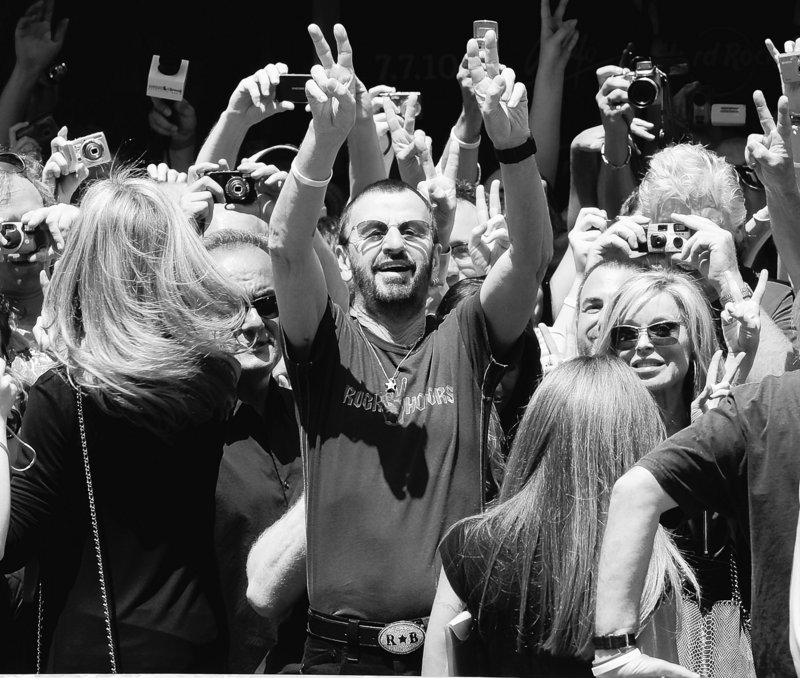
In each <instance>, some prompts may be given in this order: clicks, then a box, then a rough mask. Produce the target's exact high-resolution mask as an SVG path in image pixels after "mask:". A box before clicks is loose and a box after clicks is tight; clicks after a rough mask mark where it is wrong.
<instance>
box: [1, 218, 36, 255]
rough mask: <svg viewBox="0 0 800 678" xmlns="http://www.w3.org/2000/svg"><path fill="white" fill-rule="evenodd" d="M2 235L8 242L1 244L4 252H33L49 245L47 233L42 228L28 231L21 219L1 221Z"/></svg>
mask: <svg viewBox="0 0 800 678" xmlns="http://www.w3.org/2000/svg"><path fill="white" fill-rule="evenodd" d="M0 235H2V236H3V238H5V240H6V244H5V245H2V246H0V252H2V253H3V254H33V253H34V252H36V251H37V250H39V249H41V248H42V247H44V246H45V245H47V234H46V233H45V232H44V231H43V230H41V229H40V228H38V227H37V228H36V229H34V230H33V231H26V230H25V229H24V228H23V227H22V222H21V221H3V222H0Z"/></svg>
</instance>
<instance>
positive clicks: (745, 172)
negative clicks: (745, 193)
mask: <svg viewBox="0 0 800 678" xmlns="http://www.w3.org/2000/svg"><path fill="white" fill-rule="evenodd" d="M734 168H735V169H736V174H738V175H739V181H740V182H741V183H743V184H744V185H745V186H747V187H748V188H752V189H753V190H754V191H763V190H764V184H762V183H761V180H760V179H759V178H758V175H757V174H756V171H755V170H754V169H753V168H752V167H750V166H749V165H734Z"/></svg>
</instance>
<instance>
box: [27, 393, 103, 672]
mask: <svg viewBox="0 0 800 678" xmlns="http://www.w3.org/2000/svg"><path fill="white" fill-rule="evenodd" d="M75 397H76V401H77V404H78V427H79V429H80V433H81V448H82V450H83V469H84V473H85V475H86V490H87V493H88V495H89V517H90V519H91V521H92V538H93V539H94V552H95V557H96V558H97V573H98V578H99V581H100V598H101V600H102V603H103V615H104V616H105V622H106V640H107V642H108V659H109V663H110V666H111V671H110V672H111V673H116V672H117V654H116V645H115V642H114V630H113V628H112V625H111V605H110V604H109V595H108V588H107V587H106V576H105V569H104V567H103V554H102V551H101V549H100V530H99V529H98V526H97V508H96V506H95V501H94V488H93V486H92V471H91V467H90V466H89V448H88V447H87V445H86V425H85V423H84V419H83V396H82V394H81V392H80V391H76V393H75ZM43 588H44V587H43V586H42V582H41V579H40V580H39V605H38V619H37V625H36V673H37V674H38V673H41V670H42V620H43V615H44V598H43V592H44V591H43Z"/></svg>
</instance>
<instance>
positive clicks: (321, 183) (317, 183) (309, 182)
mask: <svg viewBox="0 0 800 678" xmlns="http://www.w3.org/2000/svg"><path fill="white" fill-rule="evenodd" d="M291 169H292V174H294V178H295V179H297V181H298V183H301V184H304V185H305V186H310V187H311V188H325V187H326V186H327V185H328V184H329V183H330V182H331V179H333V170H331V175H330V176H329V177H328V178H327V179H309V178H308V177H307V176H305V175H303V174H302V173H301V172H300V171H299V170H298V169H297V167H296V166H295V163H294V160H293V161H292V167H291Z"/></svg>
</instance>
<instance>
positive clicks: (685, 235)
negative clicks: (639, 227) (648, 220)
mask: <svg viewBox="0 0 800 678" xmlns="http://www.w3.org/2000/svg"><path fill="white" fill-rule="evenodd" d="M691 236H692V233H691V231H690V230H689V229H688V228H687V227H686V226H684V225H683V224H676V223H674V222H672V221H668V222H661V223H653V224H648V225H647V251H648V252H649V253H655V254H676V253H677V252H680V251H681V249H683V245H684V243H685V242H686V241H687V240H688V239H689V238H690V237H691Z"/></svg>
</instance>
